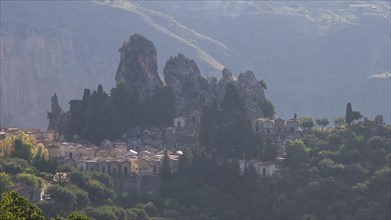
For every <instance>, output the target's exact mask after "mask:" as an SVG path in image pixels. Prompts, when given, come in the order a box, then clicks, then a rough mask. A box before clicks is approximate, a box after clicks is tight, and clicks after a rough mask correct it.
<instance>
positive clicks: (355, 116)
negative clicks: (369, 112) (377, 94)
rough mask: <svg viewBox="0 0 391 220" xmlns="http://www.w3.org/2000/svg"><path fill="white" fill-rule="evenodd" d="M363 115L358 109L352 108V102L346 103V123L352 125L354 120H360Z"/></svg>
mask: <svg viewBox="0 0 391 220" xmlns="http://www.w3.org/2000/svg"><path fill="white" fill-rule="evenodd" d="M362 117H363V116H362V115H361V114H360V112H358V111H353V110H352V104H350V102H349V103H348V104H347V105H346V114H345V120H346V124H348V125H350V124H351V123H352V122H354V120H359V119H360V118H362Z"/></svg>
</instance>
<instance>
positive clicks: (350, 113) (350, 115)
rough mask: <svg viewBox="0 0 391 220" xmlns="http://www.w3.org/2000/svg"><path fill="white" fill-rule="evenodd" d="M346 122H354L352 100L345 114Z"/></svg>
mask: <svg viewBox="0 0 391 220" xmlns="http://www.w3.org/2000/svg"><path fill="white" fill-rule="evenodd" d="M345 121H346V124H348V125H350V124H351V123H352V122H353V110H352V104H350V102H349V103H348V104H347V105H346V114H345Z"/></svg>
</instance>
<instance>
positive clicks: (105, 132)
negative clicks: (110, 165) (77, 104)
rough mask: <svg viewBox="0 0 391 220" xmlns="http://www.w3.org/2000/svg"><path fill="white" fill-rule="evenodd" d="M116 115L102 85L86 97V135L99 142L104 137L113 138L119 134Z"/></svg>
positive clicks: (96, 142) (89, 138)
mask: <svg viewBox="0 0 391 220" xmlns="http://www.w3.org/2000/svg"><path fill="white" fill-rule="evenodd" d="M117 116H118V115H117V114H116V112H115V109H114V106H113V104H112V102H111V100H110V98H109V96H108V95H107V94H106V93H105V92H104V91H103V88H102V85H99V86H98V89H97V91H94V92H93V94H92V95H91V96H90V97H89V98H88V104H87V124H86V129H85V133H86V137H87V138H88V140H90V141H92V142H94V143H95V144H99V143H100V142H101V141H103V140H104V139H110V140H114V139H116V138H117V137H118V136H119V132H118V127H117V125H118V117H117Z"/></svg>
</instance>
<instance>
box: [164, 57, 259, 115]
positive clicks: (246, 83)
mask: <svg viewBox="0 0 391 220" xmlns="http://www.w3.org/2000/svg"><path fill="white" fill-rule="evenodd" d="M163 74H164V79H165V82H166V84H167V85H168V86H172V87H173V89H174V92H175V101H176V110H177V114H178V115H182V116H184V115H187V113H189V112H191V111H192V110H201V109H202V106H203V105H205V104H207V103H211V102H212V101H213V100H216V101H218V102H220V101H221V100H222V99H223V97H224V94H225V88H226V85H227V83H233V84H235V85H236V86H237V87H238V88H239V90H240V92H241V94H242V95H243V99H244V102H245V104H246V109H247V113H248V117H249V118H250V119H254V118H257V117H263V116H264V114H263V112H262V109H261V104H262V102H263V101H264V100H265V93H264V90H263V88H262V85H261V84H260V83H259V82H258V80H257V78H256V77H255V75H254V73H253V72H251V71H247V72H245V73H241V74H240V75H239V77H238V78H237V79H236V78H235V76H234V74H232V73H231V72H230V71H229V70H228V69H223V71H222V78H221V79H220V80H219V81H217V79H216V78H214V77H203V76H202V75H201V74H200V71H199V69H198V67H197V64H196V63H195V62H194V61H193V60H191V59H189V58H187V57H185V56H184V55H183V54H178V56H176V57H171V58H170V59H169V60H168V61H167V62H166V65H165V67H164V70H163Z"/></svg>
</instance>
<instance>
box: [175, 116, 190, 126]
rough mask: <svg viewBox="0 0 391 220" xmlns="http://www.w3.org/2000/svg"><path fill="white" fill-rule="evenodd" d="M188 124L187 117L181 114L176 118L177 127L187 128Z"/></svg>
mask: <svg viewBox="0 0 391 220" xmlns="http://www.w3.org/2000/svg"><path fill="white" fill-rule="evenodd" d="M186 125H187V118H185V117H183V116H180V117H178V118H175V119H174V127H175V128H179V129H181V128H185V127H186Z"/></svg>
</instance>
